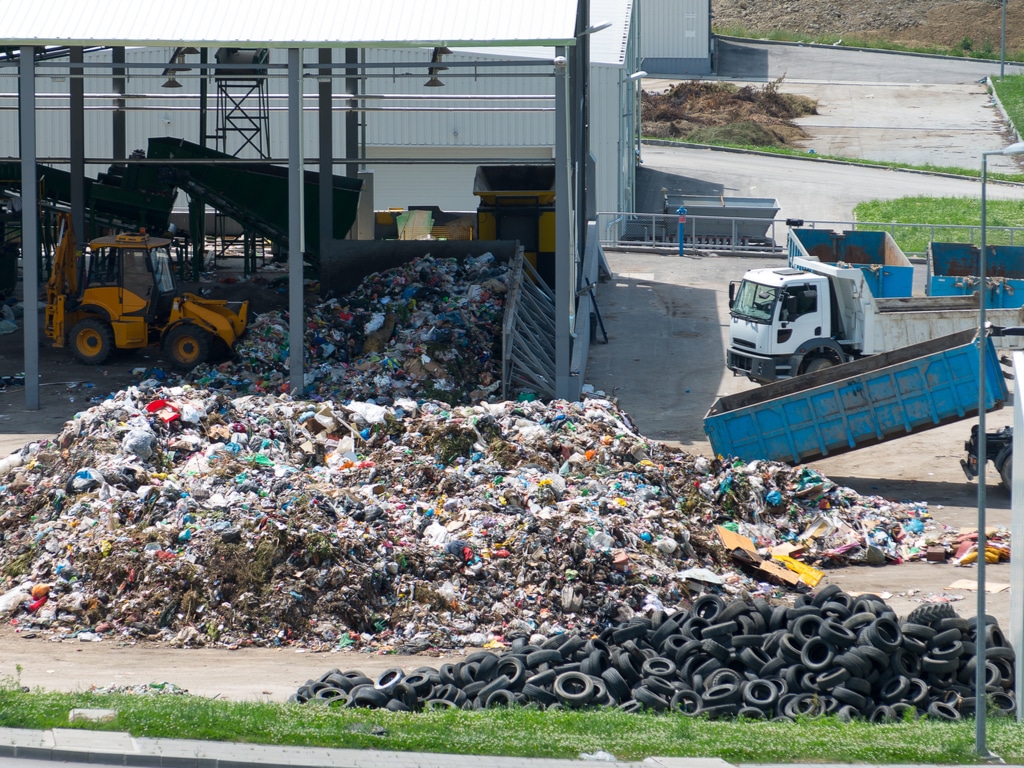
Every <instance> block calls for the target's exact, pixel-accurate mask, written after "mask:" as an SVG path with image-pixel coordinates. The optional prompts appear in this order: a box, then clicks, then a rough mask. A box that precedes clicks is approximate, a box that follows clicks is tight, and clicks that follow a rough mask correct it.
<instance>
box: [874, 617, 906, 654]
mask: <svg viewBox="0 0 1024 768" xmlns="http://www.w3.org/2000/svg"><path fill="white" fill-rule="evenodd" d="M866 631H867V638H868V640H870V641H871V644H872V645H873V646H875V648H878V649H879V650H880V651H882V652H883V653H886V654H890V653H895V651H896V649H897V648H899V647H900V641H901V640H902V638H903V636H902V635H901V634H900V628H899V625H898V624H897V623H896V622H895V621H893V620H892V619H887V618H878V619H875V621H874V622H872V623H871V624H869V625H868V628H867V630H866Z"/></svg>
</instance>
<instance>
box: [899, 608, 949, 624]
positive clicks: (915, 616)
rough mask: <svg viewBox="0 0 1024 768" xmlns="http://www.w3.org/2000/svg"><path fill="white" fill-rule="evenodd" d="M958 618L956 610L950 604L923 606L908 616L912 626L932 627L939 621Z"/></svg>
mask: <svg viewBox="0 0 1024 768" xmlns="http://www.w3.org/2000/svg"><path fill="white" fill-rule="evenodd" d="M955 616H956V609H955V608H954V607H953V606H952V605H951V604H950V603H929V604H928V605H921V606H918V607H917V608H915V609H914V610H912V611H911V612H910V613H909V614H908V615H907V621H908V622H910V623H911V624H924V625H926V626H931V625H932V624H933V623H934V622H936V621H938V620H939V619H950V618H954V617H955Z"/></svg>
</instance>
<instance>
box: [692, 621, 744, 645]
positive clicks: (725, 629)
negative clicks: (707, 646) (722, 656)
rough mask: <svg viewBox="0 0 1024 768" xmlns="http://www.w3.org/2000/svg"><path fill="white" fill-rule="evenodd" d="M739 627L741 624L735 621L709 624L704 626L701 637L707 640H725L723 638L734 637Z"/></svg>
mask: <svg viewBox="0 0 1024 768" xmlns="http://www.w3.org/2000/svg"><path fill="white" fill-rule="evenodd" d="M739 628H740V627H739V624H737V623H736V622H735V621H720V622H718V623H717V624H709V625H708V626H706V627H704V630H703V631H702V632H701V637H702V638H703V639H705V640H709V639H710V640H715V641H716V642H724V640H723V638H726V637H732V635H734V634H735V633H736V631H737V630H738V629H739Z"/></svg>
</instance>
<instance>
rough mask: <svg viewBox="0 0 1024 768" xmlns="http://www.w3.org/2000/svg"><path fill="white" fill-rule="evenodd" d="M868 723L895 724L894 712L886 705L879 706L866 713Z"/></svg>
mask: <svg viewBox="0 0 1024 768" xmlns="http://www.w3.org/2000/svg"><path fill="white" fill-rule="evenodd" d="M867 717H868V722H871V723H895V722H896V719H897V718H896V712H895V710H894V709H893V708H892V707H890V706H889V705H888V704H879V705H877V706H876V707H875V708H874V709H872V710H871V712H869V713H868V716H867Z"/></svg>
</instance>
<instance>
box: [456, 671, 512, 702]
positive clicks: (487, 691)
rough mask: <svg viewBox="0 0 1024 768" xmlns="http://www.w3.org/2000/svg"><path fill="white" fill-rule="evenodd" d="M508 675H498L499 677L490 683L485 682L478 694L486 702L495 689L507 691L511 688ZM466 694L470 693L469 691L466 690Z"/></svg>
mask: <svg viewBox="0 0 1024 768" xmlns="http://www.w3.org/2000/svg"><path fill="white" fill-rule="evenodd" d="M510 682H511V681H510V680H509V679H508V676H507V675H498V677H496V678H494V679H493V680H491V681H490V682H489V683H484V684H483V686H482V687H481V688H480V690H479V691H477V694H476V695H477V696H479V697H480V698H481V699H483V700H484V701H485V702H486V701H487V698H488V697H489V696H490V695H491V694H492V693H494V692H495V691H507V690H509V683H510ZM466 695H467V696H468V695H469V691H466Z"/></svg>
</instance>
